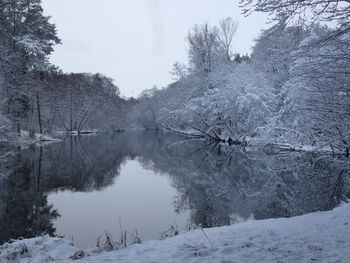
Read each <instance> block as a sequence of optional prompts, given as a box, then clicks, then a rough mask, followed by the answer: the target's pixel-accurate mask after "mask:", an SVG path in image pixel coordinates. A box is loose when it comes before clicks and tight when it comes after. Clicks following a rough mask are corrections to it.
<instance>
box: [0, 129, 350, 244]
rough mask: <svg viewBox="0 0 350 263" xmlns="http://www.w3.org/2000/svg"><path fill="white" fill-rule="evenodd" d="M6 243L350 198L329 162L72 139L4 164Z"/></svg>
mask: <svg viewBox="0 0 350 263" xmlns="http://www.w3.org/2000/svg"><path fill="white" fill-rule="evenodd" d="M0 164H1V170H0V171H1V172H2V173H7V176H6V177H5V179H2V180H0V243H2V242H4V241H7V240H9V239H10V238H18V237H32V236H36V235H40V234H43V233H48V234H52V235H54V234H58V235H64V236H66V237H72V238H73V240H74V242H75V243H76V244H77V245H78V246H80V247H92V246H95V245H96V238H97V237H98V236H99V235H102V234H104V232H105V230H108V231H109V232H110V233H111V234H112V235H113V236H114V237H116V238H118V237H119V235H120V223H119V222H121V225H122V227H123V229H126V230H129V231H130V232H131V231H134V230H135V229H137V231H138V233H139V236H140V237H141V238H142V239H155V238H159V237H160V233H161V232H163V231H165V230H167V229H168V228H169V227H170V226H171V225H174V226H176V227H177V228H178V229H180V230H182V229H185V228H186V227H187V226H188V225H190V224H196V225H198V224H201V225H202V226H203V227H211V226H221V225H227V224H234V223H236V222H240V221H244V220H247V219H249V218H256V219H265V218H275V217H289V216H294V215H301V214H304V213H308V212H313V211H317V210H327V209H331V208H333V207H334V206H336V205H337V204H338V203H339V202H340V201H341V200H342V199H345V198H346V196H347V195H348V193H349V187H348V186H347V183H346V180H345V174H346V173H344V171H341V170H338V169H336V165H335V164H334V160H332V159H331V158H330V157H328V156H316V155H313V154H300V153H278V154H277V153H275V152H272V151H270V150H269V149H260V150H257V149H244V148H241V147H227V146H224V145H218V144H215V143H209V142H207V141H201V140H184V139H183V138H180V137H178V136H176V135H174V134H168V133H162V132H128V133H120V134H114V135H103V136H102V135H100V136H81V137H67V138H65V139H64V140H63V141H62V142H60V143H54V144H50V145H45V146H41V147H40V146H30V147H26V148H24V149H23V148H22V149H17V150H16V154H15V155H14V156H12V157H11V158H8V159H7V160H2V161H1V163H0Z"/></svg>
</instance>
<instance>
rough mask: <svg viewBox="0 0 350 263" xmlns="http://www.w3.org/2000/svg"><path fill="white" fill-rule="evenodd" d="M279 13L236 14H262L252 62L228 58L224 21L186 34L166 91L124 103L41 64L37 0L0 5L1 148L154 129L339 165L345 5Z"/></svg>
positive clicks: (344, 145) (82, 77)
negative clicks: (182, 57)
mask: <svg viewBox="0 0 350 263" xmlns="http://www.w3.org/2000/svg"><path fill="white" fill-rule="evenodd" d="M283 3H284V4H278V3H276V2H275V1H252V0H245V1H244V0H242V1H241V2H240V5H241V7H242V12H244V13H245V14H246V15H249V14H250V13H252V12H268V13H269V14H270V20H271V21H270V22H271V27H270V28H269V29H267V30H265V31H263V32H262V33H261V34H260V36H259V37H258V38H257V39H256V41H255V45H254V47H253V51H252V53H251V54H246V55H240V54H233V52H232V49H233V46H234V43H235V41H239V39H235V37H234V36H235V32H236V30H237V27H238V26H239V25H238V24H237V22H235V20H234V19H232V18H229V17H228V18H224V19H223V20H222V21H221V22H220V23H219V24H218V25H211V24H210V23H209V22H205V23H202V24H198V25H194V26H193V28H191V29H190V30H189V32H188V35H187V38H186V40H187V50H188V63H187V64H188V65H186V64H182V63H179V62H176V63H174V66H173V69H172V74H173V76H174V82H173V83H171V84H169V86H167V87H164V88H162V89H156V88H154V89H148V90H145V91H144V92H143V93H142V94H141V95H140V96H139V97H138V98H136V99H134V98H130V99H125V98H123V97H121V94H120V92H119V89H118V87H117V86H116V85H115V84H114V81H113V80H112V79H110V78H108V77H106V76H103V75H101V74H90V73H70V74H66V73H64V72H62V71H61V70H60V69H59V68H57V67H56V66H55V65H52V64H51V63H50V62H49V56H50V54H51V53H52V52H53V50H54V46H55V45H57V44H60V39H59V38H58V37H57V32H56V28H55V25H54V24H52V23H51V22H50V19H49V17H46V16H44V15H43V9H42V7H41V1H40V0H19V1H15V0H13V1H11V0H2V1H1V6H0V21H1V23H0V32H1V39H0V41H1V42H0V45H1V49H0V52H1V53H0V65H1V67H0V83H1V85H0V94H1V97H0V99H1V102H0V107H1V109H0V110H1V115H0V127H1V140H2V141H3V142H5V141H9V140H10V141H11V140H16V137H18V136H27V137H29V138H34V137H35V136H36V134H41V135H42V134H50V133H51V132H53V131H61V132H66V133H77V134H80V133H83V132H88V131H90V132H91V131H95V132H96V131H101V132H102V131H118V130H127V129H130V128H139V129H147V130H150V129H163V130H170V131H173V132H177V133H181V134H183V135H185V136H194V137H204V138H207V139H209V140H217V141H220V142H227V143H230V144H233V143H236V144H246V143H253V144H254V143H255V144H264V145H266V144H270V145H278V146H279V147H287V148H288V147H289V148H293V149H299V148H300V147H301V148H302V147H304V148H305V147H306V148H307V149H310V147H311V148H312V149H316V150H324V149H327V150H329V149H330V150H331V151H332V152H333V153H334V154H335V155H336V154H337V155H338V154H340V155H343V156H345V157H349V142H350V99H349V96H350V89H349V85H348V84H349V83H350V79H349V78H350V77H349V66H350V61H349V60H350V59H349V58H350V40H349V37H350V36H349V13H350V11H349V3H348V1H334V0H328V1H316V2H315V1H294V0H293V1H292V0H289V1H283ZM10 137H12V139H9V138H10ZM298 147H299V148H298Z"/></svg>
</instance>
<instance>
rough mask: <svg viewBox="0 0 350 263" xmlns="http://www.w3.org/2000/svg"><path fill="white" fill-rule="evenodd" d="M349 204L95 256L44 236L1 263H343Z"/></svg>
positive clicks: (348, 253) (17, 245)
mask: <svg viewBox="0 0 350 263" xmlns="http://www.w3.org/2000/svg"><path fill="white" fill-rule="evenodd" d="M349 244H350V204H349V203H346V204H342V205H341V206H340V207H338V208H335V209H334V210H332V211H327V212H316V213H311V214H306V215H303V216H297V217H292V218H279V219H267V220H250V221H248V222H245V223H239V224H235V225H232V226H227V227H217V228H210V229H205V230H204V231H203V230H201V229H197V230H193V231H190V232H186V233H181V234H179V235H177V236H175V237H172V238H168V239H166V240H163V241H162V240H150V241H144V242H142V243H141V244H134V245H131V246H129V247H127V248H124V249H121V250H117V251H112V252H100V253H97V252H96V251H94V249H89V250H80V249H79V248H77V247H75V246H74V245H73V244H72V243H71V242H70V241H67V240H64V239H61V238H50V237H48V236H44V237H37V238H33V239H26V240H18V241H15V242H14V243H12V244H5V245H3V246H2V247H0V261H1V262H4V263H5V262H6V263H8V262H20V263H22V262H23V263H24V262H26V263H27V262H31V263H34V262H35V263H42V262H48V261H50V262H64V263H71V262H73V259H72V256H73V255H75V258H80V257H81V258H80V259H79V260H77V262H81V263H88V262H89V263H90V262H118V263H121V262H127V263H132V262H135V263H136V262H153V263H155V262H159V263H160V262H162V263H164V262H189V263H192V262H218V263H224V262H225V263H231V262H348V259H349V258H350V247H349Z"/></svg>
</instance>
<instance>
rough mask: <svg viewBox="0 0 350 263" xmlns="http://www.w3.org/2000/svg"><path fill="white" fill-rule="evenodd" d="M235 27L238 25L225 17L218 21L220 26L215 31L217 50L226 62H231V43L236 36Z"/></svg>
mask: <svg viewBox="0 0 350 263" xmlns="http://www.w3.org/2000/svg"><path fill="white" fill-rule="evenodd" d="M237 27H238V23H237V22H236V21H234V20H233V19H232V18H231V17H227V18H225V19H223V20H221V21H220V25H219V27H218V29H217V32H218V36H217V38H218V43H219V50H220V51H221V52H222V53H223V55H224V58H225V59H226V60H227V61H231V57H232V52H231V47H232V41H233V37H234V35H235V34H236V31H237Z"/></svg>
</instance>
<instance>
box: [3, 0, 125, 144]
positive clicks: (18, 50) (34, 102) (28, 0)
mask: <svg viewBox="0 0 350 263" xmlns="http://www.w3.org/2000/svg"><path fill="white" fill-rule="evenodd" d="M60 43H61V41H60V39H59V38H58V37H57V33H56V28H55V25H54V24H52V23H50V21H49V17H47V16H44V15H43V9H42V6H41V0H0V136H1V139H2V140H4V138H5V136H8V135H9V134H14V133H15V132H17V134H21V130H25V131H26V132H29V134H30V135H31V136H34V134H35V133H40V134H42V133H46V132H50V131H52V130H53V129H54V130H60V131H68V132H77V133H79V132H82V131H83V130H84V129H85V130H86V129H119V128H121V127H124V126H125V121H123V120H122V118H121V116H122V115H123V111H125V107H128V105H129V104H130V102H127V101H125V100H123V99H121V98H120V96H119V89H118V87H117V86H115V85H114V84H113V81H112V80H111V79H109V78H107V77H105V76H102V75H100V74H95V75H92V74H64V73H62V72H61V71H60V70H58V69H57V68H56V67H55V66H54V65H52V64H50V62H49V60H48V59H49V55H50V54H51V53H52V52H53V48H54V46H55V45H56V44H60ZM131 104H132V103H131ZM102 117H103V118H102Z"/></svg>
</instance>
